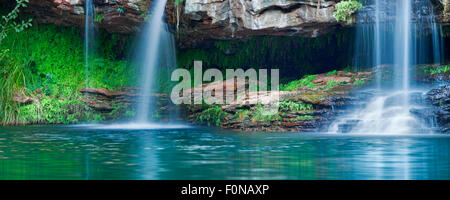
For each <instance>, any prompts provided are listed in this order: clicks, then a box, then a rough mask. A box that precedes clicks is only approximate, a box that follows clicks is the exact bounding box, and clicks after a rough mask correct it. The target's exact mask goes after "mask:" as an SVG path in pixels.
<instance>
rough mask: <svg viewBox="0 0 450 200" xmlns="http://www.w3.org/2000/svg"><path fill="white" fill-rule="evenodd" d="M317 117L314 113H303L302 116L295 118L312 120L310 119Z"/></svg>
mask: <svg viewBox="0 0 450 200" xmlns="http://www.w3.org/2000/svg"><path fill="white" fill-rule="evenodd" d="M314 118H315V117H314V116H312V115H302V116H297V117H296V118H295V119H297V120H310V119H314Z"/></svg>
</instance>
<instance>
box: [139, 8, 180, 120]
mask: <svg viewBox="0 0 450 200" xmlns="http://www.w3.org/2000/svg"><path fill="white" fill-rule="evenodd" d="M165 6H166V0H156V1H154V4H153V7H152V10H151V13H150V19H149V20H148V22H147V24H146V27H145V30H144V32H143V33H144V35H143V39H142V42H141V44H142V45H141V47H140V48H139V49H140V51H139V54H140V55H139V58H138V60H141V61H140V62H139V64H140V65H141V66H142V71H141V82H140V86H141V92H140V98H139V99H138V104H137V108H136V109H137V113H136V122H137V123H141V124H142V123H148V122H149V121H151V120H152V115H154V114H155V109H154V106H153V105H154V104H155V103H154V102H153V101H154V100H155V99H154V98H153V96H154V95H152V93H153V92H155V91H156V90H157V89H159V87H158V86H159V85H158V84H157V83H158V78H161V77H159V76H158V74H159V75H161V74H162V72H161V70H167V72H170V68H173V67H176V54H175V43H174V39H173V36H172V34H171V33H170V32H169V30H168V25H167V24H165V23H164V21H163V16H164V10H165ZM168 77H169V76H168Z"/></svg>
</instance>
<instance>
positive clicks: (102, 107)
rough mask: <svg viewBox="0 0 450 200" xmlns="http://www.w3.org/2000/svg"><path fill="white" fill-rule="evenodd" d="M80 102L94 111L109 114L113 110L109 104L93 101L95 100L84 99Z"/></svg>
mask: <svg viewBox="0 0 450 200" xmlns="http://www.w3.org/2000/svg"><path fill="white" fill-rule="evenodd" d="M80 100H81V101H82V102H84V103H86V104H87V105H89V107H91V108H93V109H94V110H96V111H100V112H111V111H112V110H113V109H114V107H113V106H112V105H110V104H109V103H106V102H101V101H95V100H92V99H86V98H82V99H80Z"/></svg>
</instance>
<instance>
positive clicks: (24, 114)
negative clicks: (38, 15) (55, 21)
mask: <svg viewBox="0 0 450 200" xmlns="http://www.w3.org/2000/svg"><path fill="white" fill-rule="evenodd" d="M98 43H99V44H98V45H96V46H99V47H101V48H98V49H97V51H96V52H97V54H96V55H94V56H91V58H90V62H89V63H90V66H89V69H90V71H92V72H95V73H89V79H88V80H89V86H91V87H98V88H107V89H110V90H115V89H116V88H120V87H123V86H133V84H134V83H135V80H136V78H135V77H136V72H135V68H134V67H132V66H130V65H129V64H128V63H127V62H126V61H123V60H118V59H120V58H121V57H124V55H123V53H121V52H124V51H126V50H124V49H126V48H128V47H129V46H128V45H126V43H124V41H123V39H122V38H121V37H120V36H115V35H110V34H105V33H100V34H99V39H98ZM83 45H84V42H83V38H82V37H81V32H80V30H79V29H76V28H64V27H56V26H54V25H40V26H35V27H31V28H29V29H26V30H24V31H22V32H19V33H17V32H15V33H11V34H9V35H8V37H7V38H4V39H3V40H2V43H1V44H0V48H1V49H3V50H2V51H1V53H0V65H1V69H0V76H1V77H2V79H1V80H0V86H1V87H0V98H1V102H0V114H1V118H0V123H2V124H18V123H26V122H27V120H29V121H28V122H30V123H34V122H37V121H39V122H42V123H44V122H45V123H71V122H76V120H74V118H72V117H71V115H68V114H67V113H65V112H60V111H62V110H63V109H68V110H76V109H74V107H67V106H66V103H70V104H74V102H78V101H79V100H78V99H79V98H80V95H81V94H80V93H79V92H78V88H82V87H85V85H86V79H85V62H84V46H83ZM119 52H120V53H119ZM120 54H122V55H120ZM37 89H40V90H42V91H43V94H44V96H43V97H41V98H42V99H47V100H46V101H44V100H42V101H44V103H46V102H47V103H53V104H54V107H53V109H54V110H46V111H48V112H50V113H51V114H48V116H42V115H41V114H39V113H40V111H41V110H43V108H41V107H40V106H41V105H39V104H37V105H27V106H20V105H18V104H17V103H15V102H14V101H13V100H12V98H13V96H14V95H19V96H20V95H27V96H31V97H32V96H33V95H32V94H31V91H35V90H37ZM50 99H54V101H51V100H50ZM61 99H64V100H61ZM41 103H43V102H41ZM78 103H80V104H84V103H82V102H78ZM34 104H36V103H34ZM43 105H47V104H43ZM77 105H78V104H77ZM84 107H85V106H84ZM55 110H59V111H55ZM82 112H91V113H85V114H83V116H77V118H78V120H80V119H85V120H98V119H100V117H99V116H94V114H93V111H91V110H88V111H86V110H83V111H82ZM32 115H35V116H32ZM66 115H67V116H66ZM50 117H54V120H51V119H50Z"/></svg>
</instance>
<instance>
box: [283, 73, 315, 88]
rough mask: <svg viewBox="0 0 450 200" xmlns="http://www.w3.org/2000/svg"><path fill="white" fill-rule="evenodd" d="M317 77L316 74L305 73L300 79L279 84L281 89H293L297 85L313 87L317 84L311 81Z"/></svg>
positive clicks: (297, 86)
mask: <svg viewBox="0 0 450 200" xmlns="http://www.w3.org/2000/svg"><path fill="white" fill-rule="evenodd" d="M316 78H317V75H306V76H305V77H304V78H302V79H300V80H295V81H291V82H289V83H286V84H280V90H281V91H294V90H296V89H297V88H299V87H309V88H311V89H312V88H314V87H316V86H317V84H315V83H313V81H314V80H315V79H316Z"/></svg>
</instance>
